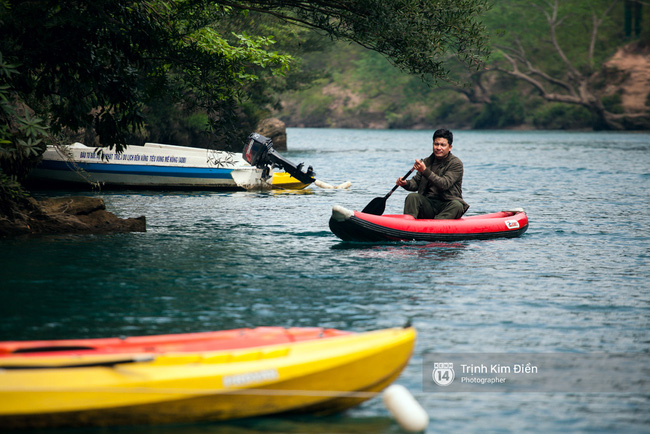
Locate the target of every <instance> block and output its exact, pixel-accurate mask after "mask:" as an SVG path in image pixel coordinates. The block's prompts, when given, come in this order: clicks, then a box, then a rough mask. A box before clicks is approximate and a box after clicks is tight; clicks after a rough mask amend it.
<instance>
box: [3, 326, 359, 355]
mask: <svg viewBox="0 0 650 434" xmlns="http://www.w3.org/2000/svg"><path fill="white" fill-rule="evenodd" d="M350 334H352V332H348V331H342V330H336V329H324V328H321V327H291V328H283V327H257V328H254V329H248V328H245V329H234V330H223V331H215V332H200V333H183V334H173V335H156V336H133V337H127V338H99V339H65V340H50V341H7V342H0V358H2V357H12V356H21V357H24V356H34V357H43V356H50V355H56V356H70V355H84V354H125V353H130V354H134V353H157V354H160V353H170V352H173V353H178V352H199V351H220V350H231V349H237V348H249V347H258V346H263V345H276V344H284V343H290V342H298V341H307V340H313V339H326V338H331V337H336V336H344V335H350Z"/></svg>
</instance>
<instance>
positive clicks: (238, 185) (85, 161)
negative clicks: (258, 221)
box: [27, 143, 272, 190]
mask: <svg viewBox="0 0 650 434" xmlns="http://www.w3.org/2000/svg"><path fill="white" fill-rule="evenodd" d="M100 149H101V148H100ZM97 150H98V148H94V147H89V146H86V145H84V144H81V143H74V144H72V145H69V146H65V147H53V146H48V148H47V150H46V151H45V153H44V154H43V160H42V161H41V163H40V164H39V165H38V166H37V167H36V168H35V169H34V170H32V172H31V173H30V174H29V177H28V180H27V181H28V183H30V184H32V185H36V186H50V185H52V184H68V185H71V184H72V185H75V184H76V185H79V186H83V185H84V184H85V185H88V183H89V182H92V183H99V184H100V185H101V186H104V187H129V188H162V189H177V188H180V189H183V188H187V189H229V190H240V189H245V190H254V189H270V188H271V187H272V179H271V178H270V177H268V176H266V177H264V176H263V175H264V170H263V168H258V167H255V166H251V165H250V164H248V163H247V162H246V161H245V160H244V159H243V158H242V154H241V153H234V152H225V151H216V150H213V149H202V148H190V147H186V146H174V145H161V144H158V143H146V144H145V145H144V146H127V147H126V149H125V150H124V152H123V153H119V154H118V153H116V152H115V151H114V150H108V149H106V150H105V151H104V152H101V153H100V152H97ZM102 150H103V149H102Z"/></svg>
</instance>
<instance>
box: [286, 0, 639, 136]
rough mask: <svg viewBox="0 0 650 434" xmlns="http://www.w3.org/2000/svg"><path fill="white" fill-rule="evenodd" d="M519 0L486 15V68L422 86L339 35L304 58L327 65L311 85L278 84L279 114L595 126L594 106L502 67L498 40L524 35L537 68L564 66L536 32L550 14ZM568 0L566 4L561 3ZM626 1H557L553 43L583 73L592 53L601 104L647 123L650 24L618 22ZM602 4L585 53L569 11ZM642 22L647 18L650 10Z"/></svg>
mask: <svg viewBox="0 0 650 434" xmlns="http://www.w3.org/2000/svg"><path fill="white" fill-rule="evenodd" d="M524 3H525V2H522V1H520V0H504V1H502V2H500V3H499V6H498V7H495V9H494V10H493V11H492V12H491V15H489V16H487V17H486V24H487V25H488V26H489V28H490V29H491V32H493V34H494V46H495V52H494V53H493V55H492V57H491V58H490V59H489V61H488V63H487V68H486V70H485V71H479V72H478V73H474V74H469V73H467V72H462V71H460V70H459V69H455V70H454V71H455V72H456V74H455V75H454V78H455V79H456V80H457V83H455V85H452V84H449V83H439V84H438V87H435V88H434V87H427V86H425V85H424V84H423V83H422V82H421V81H420V80H419V79H417V78H414V77H411V76H408V75H406V74H404V73H402V72H400V71H398V70H397V69H396V68H394V67H393V66H392V65H390V64H389V63H388V61H387V60H385V59H384V58H383V57H381V56H380V55H378V54H376V53H374V52H369V51H367V50H364V49H363V48H361V47H357V46H351V45H347V44H336V45H333V46H331V47H330V48H329V49H328V50H327V51H326V52H324V53H317V54H315V55H312V56H311V57H307V58H305V59H304V62H305V67H306V69H308V70H309V69H311V70H315V71H323V72H324V73H325V78H323V79H321V80H319V81H317V82H315V83H314V84H313V86H312V87H310V88H309V89H306V90H302V91H299V92H292V93H287V94H284V95H283V96H282V106H283V108H282V110H281V111H280V112H279V113H278V116H279V117H280V118H281V119H282V120H283V121H284V122H285V123H286V124H287V126H291V127H339V128H406V129H433V128H436V127H438V126H442V125H444V126H447V127H449V128H456V129H470V128H519V129H526V128H530V129H532V128H539V129H590V128H599V123H598V122H597V119H596V116H595V115H594V111H593V110H590V109H588V108H586V107H585V106H584V105H581V104H566V103H562V102H557V101H549V100H547V99H545V98H543V97H542V96H541V94H540V92H539V90H538V89H536V88H534V87H533V86H531V85H530V84H528V83H526V82H524V81H522V80H517V79H516V78H513V76H509V75H507V74H500V73H499V72H498V71H499V70H501V69H506V68H507V67H509V64H508V62H507V61H506V60H507V59H508V57H507V55H508V53H509V51H499V50H497V49H496V48H497V47H498V48H501V47H502V46H504V45H507V44H510V45H511V46H515V44H519V45H520V46H525V44H526V43H528V44H530V45H529V47H533V48H531V49H529V51H528V52H527V53H526V54H529V55H530V56H531V59H532V62H533V63H534V64H535V65H537V66H539V67H540V68H541V70H542V71H544V72H547V71H548V72H549V74H556V76H557V77H558V78H560V79H564V77H566V76H567V75H569V73H565V72H563V71H562V70H561V69H558V68H557V66H556V65H558V64H561V63H562V62H561V61H560V60H558V54H557V53H556V52H555V51H554V47H553V46H552V45H551V44H550V43H547V44H546V45H543V44H542V43H538V42H537V41H546V40H547V39H548V37H547V35H548V32H549V30H548V22H547V21H546V20H544V19H543V18H544V17H543V14H542V13H536V12H535V10H534V9H533V11H532V12H531V8H530V7H525V5H524ZM566 3H568V4H569V5H568V6H564V4H566ZM596 3H597V4H596ZM623 3H624V2H622V1H621V2H615V1H614V2H613V1H612V0H602V1H599V0H596V1H595V2H594V1H586V0H582V1H577V0H574V1H570V2H564V3H563V4H561V5H560V6H558V10H559V13H563V14H566V15H567V17H568V20H569V21H567V22H566V23H563V27H558V29H559V30H558V31H557V34H558V40H559V44H558V45H560V46H562V47H569V48H566V49H565V50H566V54H567V57H569V59H568V61H570V62H575V64H576V65H577V66H576V67H577V68H578V70H579V71H580V72H581V73H582V72H584V71H587V70H588V68H589V67H590V65H589V63H590V62H591V63H592V64H593V65H592V66H591V67H592V69H593V73H589V72H585V77H586V80H589V83H590V87H591V88H592V90H593V92H594V94H595V95H596V97H597V98H599V99H600V102H601V104H602V106H603V109H604V110H606V111H607V113H611V114H612V116H622V115H623V114H626V115H630V116H631V118H630V119H632V120H631V121H630V120H627V121H625V122H621V125H622V127H623V128H626V129H650V37H649V36H648V30H650V29H640V24H637V28H636V33H633V34H632V35H631V36H630V35H628V34H627V33H629V32H628V31H627V28H624V26H623V25H622V23H623V22H624V21H625V20H624V18H625V17H626V15H625V14H626V13H627V11H626V10H625V9H624V6H623ZM610 4H613V7H612V8H611V12H609V15H604V14H605V12H603V11H606V7H607V6H608V5H610ZM598 5H600V6H601V9H600V11H599V13H603V17H604V18H603V20H602V23H601V25H600V27H599V28H598V29H597V30H598V32H599V34H598V38H596V39H595V40H594V50H593V56H592V57H593V58H590V57H588V55H589V52H588V47H589V40H587V36H589V35H590V33H591V31H590V30H589V28H588V23H589V21H586V20H585V19H583V20H582V21H581V22H580V24H577V22H576V23H571V22H570V19H571V18H572V17H580V16H581V15H580V14H583V15H582V16H583V17H588V14H589V13H592V12H591V11H592V9H591V7H592V6H594V8H597V7H598ZM593 11H598V10H597V9H593ZM637 12H638V13H641V12H642V13H643V15H642V17H645V18H648V16H649V12H650V7H646V9H644V10H643V11H641V7H640V6H639V8H638V10H637ZM526 14H530V15H526ZM533 14H534V15H533ZM513 17H514V18H513ZM518 17H521V19H519V20H518V19H517V18H518ZM576 19H577V18H576ZM517 21H520V22H517ZM640 22H641V21H639V23H640ZM643 22H647V23H650V19H644V20H643ZM585 23H587V24H585ZM633 30H634V29H633ZM644 32H645V33H644ZM527 38H528V39H527ZM513 41H514V42H513ZM504 53H505V54H504ZM504 56H506V57H504ZM452 68H455V67H454V66H453V65H452ZM563 74H564V75H563ZM552 86H555V87H551V88H550V91H551V92H560V91H561V90H562V89H560V87H561V86H559V85H552ZM600 127H602V125H601V126H600Z"/></svg>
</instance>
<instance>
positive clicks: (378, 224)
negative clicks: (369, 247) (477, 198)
mask: <svg viewBox="0 0 650 434" xmlns="http://www.w3.org/2000/svg"><path fill="white" fill-rule="evenodd" d="M329 227H330V230H331V231H332V232H333V233H334V234H335V235H336V236H337V237H339V238H341V239H342V240H343V241H360V242H377V241H411V240H415V241H462V240H486V239H494V238H515V237H519V236H521V235H522V234H523V233H524V232H526V230H527V229H528V216H527V215H526V213H525V212H524V210H523V209H514V210H510V211H500V212H496V213H491V214H481V215H475V216H470V217H461V218H460V219H455V220H436V219H414V218H413V217H412V216H409V215H404V214H393V215H384V216H377V215H373V214H366V213H363V212H359V211H352V210H349V209H346V208H344V207H342V206H339V205H336V206H334V207H333V208H332V217H331V218H330V220H329Z"/></svg>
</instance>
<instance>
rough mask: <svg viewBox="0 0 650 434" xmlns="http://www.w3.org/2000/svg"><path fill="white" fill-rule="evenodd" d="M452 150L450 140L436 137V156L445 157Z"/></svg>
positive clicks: (434, 148) (434, 150)
mask: <svg viewBox="0 0 650 434" xmlns="http://www.w3.org/2000/svg"><path fill="white" fill-rule="evenodd" d="M450 151H451V145H450V144H449V141H448V140H447V139H445V138H444V137H436V139H435V140H434V141H433V154H434V155H435V156H436V158H445V157H446V156H447V155H449V152H450Z"/></svg>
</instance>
